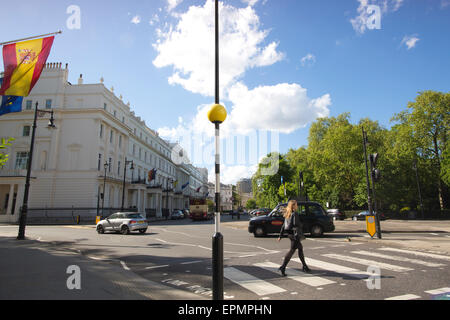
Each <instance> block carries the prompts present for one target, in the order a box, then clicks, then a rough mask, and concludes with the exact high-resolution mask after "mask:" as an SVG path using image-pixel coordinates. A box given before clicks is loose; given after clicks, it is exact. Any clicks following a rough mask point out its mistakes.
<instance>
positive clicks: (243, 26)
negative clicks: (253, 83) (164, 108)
mask: <svg viewBox="0 0 450 320" xmlns="http://www.w3.org/2000/svg"><path fill="white" fill-rule="evenodd" d="M177 18H178V23H177V25H176V26H173V25H169V26H167V28H166V30H158V37H159V39H158V40H157V42H156V43H155V44H154V45H153V47H154V49H155V50H156V51H157V53H158V55H157V57H156V58H155V60H153V64H154V65H155V66H156V67H157V68H163V67H172V68H173V74H172V75H171V76H170V77H169V79H168V81H169V83H170V84H172V85H181V86H182V87H183V88H184V89H186V90H188V91H191V92H193V93H199V94H202V95H204V96H213V95H214V77H213V76H212V75H213V74H214V61H215V60H214V50H212V48H213V47H214V28H215V27H214V1H213V0H207V1H206V2H205V4H204V5H203V6H191V7H190V8H189V9H188V11H187V12H185V13H182V14H179V15H177ZM267 35H268V31H266V30H261V26H260V22H259V17H258V15H257V14H256V12H255V11H254V9H253V8H252V7H251V6H248V7H246V8H235V7H233V6H231V5H226V4H223V3H222V2H220V39H221V40H220V47H221V49H222V50H221V52H220V66H221V72H220V85H221V93H222V94H223V93H224V92H225V91H226V89H228V88H229V87H230V86H232V85H233V84H234V83H236V82H237V81H238V80H239V79H240V78H241V77H242V76H243V75H244V74H245V72H246V71H247V70H249V69H251V68H255V67H263V66H270V65H272V64H274V63H276V62H278V61H280V60H282V59H283V57H284V55H283V53H281V52H279V51H278V43H276V42H271V43H269V44H267V45H265V44H264V40H265V39H266V37H267Z"/></svg>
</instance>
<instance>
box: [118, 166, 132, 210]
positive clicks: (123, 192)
mask: <svg viewBox="0 0 450 320" xmlns="http://www.w3.org/2000/svg"><path fill="white" fill-rule="evenodd" d="M129 164H131V167H130V169H131V171H133V170H134V162H133V160H130V161H128V160H127V158H125V166H124V169H123V185H122V206H121V207H120V211H123V209H124V202H125V178H126V176H127V165H129Z"/></svg>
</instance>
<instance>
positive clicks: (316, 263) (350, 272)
mask: <svg viewBox="0 0 450 320" xmlns="http://www.w3.org/2000/svg"><path fill="white" fill-rule="evenodd" d="M305 260H306V264H307V265H308V266H309V267H313V268H319V269H324V270H328V271H331V272H335V273H339V274H343V275H345V276H349V277H352V278H357V279H365V278H368V277H370V276H371V274H370V273H368V272H367V271H361V270H357V269H353V268H349V267H344V266H341V265H338V264H334V263H329V262H324V261H320V260H316V259H312V258H305ZM292 261H295V262H298V263H301V261H300V259H299V258H294V259H292Z"/></svg>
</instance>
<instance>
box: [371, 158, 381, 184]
mask: <svg viewBox="0 0 450 320" xmlns="http://www.w3.org/2000/svg"><path fill="white" fill-rule="evenodd" d="M369 160H370V163H371V168H372V179H373V181H374V182H378V181H380V179H381V172H380V170H378V169H377V168H376V167H377V161H378V153H374V154H371V155H369Z"/></svg>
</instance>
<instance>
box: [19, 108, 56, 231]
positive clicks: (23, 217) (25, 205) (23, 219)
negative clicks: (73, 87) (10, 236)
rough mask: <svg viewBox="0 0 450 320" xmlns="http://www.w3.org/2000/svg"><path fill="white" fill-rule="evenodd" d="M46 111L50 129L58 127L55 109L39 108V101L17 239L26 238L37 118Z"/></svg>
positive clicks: (35, 112)
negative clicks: (54, 116) (54, 114)
mask: <svg viewBox="0 0 450 320" xmlns="http://www.w3.org/2000/svg"><path fill="white" fill-rule="evenodd" d="M44 113H50V121H49V123H48V126H47V127H48V128H49V129H56V126H55V119H54V118H53V110H51V111H48V110H39V109H38V102H36V108H35V110H34V121H33V130H32V133H31V144H30V152H29V155H28V163H27V177H26V180H25V192H24V196H23V204H22V209H21V210H20V217H19V234H18V236H17V240H25V227H26V224H27V213H28V195H29V191H30V179H31V168H32V162H33V150H34V138H35V135H36V127H37V118H38V115H39V116H40V115H43V114H44Z"/></svg>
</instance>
